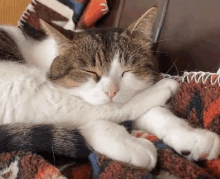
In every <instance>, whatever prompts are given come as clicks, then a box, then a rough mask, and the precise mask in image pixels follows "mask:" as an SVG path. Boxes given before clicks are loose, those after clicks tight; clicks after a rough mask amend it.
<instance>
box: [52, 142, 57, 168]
mask: <svg viewBox="0 0 220 179" xmlns="http://www.w3.org/2000/svg"><path fill="white" fill-rule="evenodd" d="M52 153H53V161H54V164H55V163H56V160H55V156H54V151H53V141H52Z"/></svg>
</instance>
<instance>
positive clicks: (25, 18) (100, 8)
mask: <svg viewBox="0 0 220 179" xmlns="http://www.w3.org/2000/svg"><path fill="white" fill-rule="evenodd" d="M108 10H109V9H108V3H107V1H106V0H32V1H31V3H30V4H29V5H28V7H27V9H26V10H25V12H24V13H23V14H22V16H21V19H20V20H19V21H18V27H19V28H21V29H23V30H24V31H25V32H26V34H28V35H29V36H31V37H32V38H34V39H36V40H37V39H40V38H42V37H43V36H44V33H43V32H42V30H41V28H40V24H39V18H41V19H43V20H44V21H46V22H48V23H49V24H51V25H53V26H54V27H55V28H57V29H58V30H59V31H60V32H61V33H63V34H64V35H65V36H68V37H69V38H71V35H70V33H68V30H75V29H80V28H92V27H94V26H95V23H96V22H97V20H98V19H100V18H101V17H103V15H105V14H106V13H107V12H108ZM163 77H167V78H175V80H177V81H178V82H179V85H180V88H179V90H178V92H177V94H176V95H175V96H174V98H173V99H172V101H171V104H172V108H173V110H174V112H175V113H176V115H178V116H180V117H182V118H184V119H187V120H188V122H189V123H190V124H191V125H192V126H193V127H200V128H206V129H208V130H211V131H213V132H216V133H217V134H218V135H220V107H219V105H220V98H219V96H220V87H219V85H220V75H218V74H214V73H205V72H190V73H185V74H184V75H183V76H181V77H171V76H169V75H163ZM177 104H178V105H177ZM133 135H135V136H136V137H142V138H146V139H149V140H151V141H152V142H153V143H154V144H155V146H156V147H157V149H158V153H159V156H158V163H157V167H156V169H155V170H154V171H152V172H151V173H148V171H147V170H146V169H143V168H137V167H134V166H131V165H129V164H126V163H122V162H118V161H113V160H111V159H109V158H106V157H105V156H103V155H100V154H98V153H96V152H91V154H90V155H89V157H88V160H87V161H84V162H80V161H77V162H76V161H74V162H72V163H62V164H61V165H59V166H58V165H55V164H54V163H49V162H48V161H47V160H45V159H44V158H43V157H42V156H40V155H36V154H32V153H28V152H23V151H17V152H15V151H14V152H8V153H1V154H0V178H4V179H15V178H18V179H20V178H25V179H33V178H35V179H49V178H53V179H66V178H68V179H73V178H77V179H80V178H84V179H87V178H88V179H89V178H99V179H104V178H106V179H107V178H108V179H110V178H114V179H117V178H121V179H123V178H126V179H153V178H156V176H157V174H158V171H160V170H161V169H163V170H165V171H168V172H169V173H171V174H172V175H174V176H177V177H180V178H187V179H204V178H206V179H214V178H216V179H217V178H220V158H219V159H217V160H213V161H201V162H197V163H195V162H191V161H188V160H186V159H185V158H184V157H182V156H180V155H179V154H177V153H176V152H175V151H174V150H173V149H172V148H170V147H169V146H167V145H166V144H164V143H163V141H161V140H159V139H158V138H157V137H156V136H153V135H151V134H148V133H147V132H144V131H142V132H140V131H133Z"/></svg>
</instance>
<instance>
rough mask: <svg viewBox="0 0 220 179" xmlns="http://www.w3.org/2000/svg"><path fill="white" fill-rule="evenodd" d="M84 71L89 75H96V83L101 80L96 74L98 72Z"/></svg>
mask: <svg viewBox="0 0 220 179" xmlns="http://www.w3.org/2000/svg"><path fill="white" fill-rule="evenodd" d="M83 71H85V72H87V73H92V74H94V75H95V77H96V79H95V80H96V81H97V82H98V81H99V80H100V78H101V77H100V76H99V75H98V74H97V73H96V72H94V71H89V70H83Z"/></svg>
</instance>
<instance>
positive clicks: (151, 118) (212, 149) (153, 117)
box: [134, 107, 220, 160]
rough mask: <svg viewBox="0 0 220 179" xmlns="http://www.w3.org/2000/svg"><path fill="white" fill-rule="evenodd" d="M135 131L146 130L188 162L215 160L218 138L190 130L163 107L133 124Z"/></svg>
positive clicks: (150, 112) (208, 132) (189, 127)
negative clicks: (188, 160)
mask: <svg viewBox="0 0 220 179" xmlns="http://www.w3.org/2000/svg"><path fill="white" fill-rule="evenodd" d="M134 127H135V128H136V129H143V130H147V131H148V132H150V133H152V134H154V135H156V136H157V137H158V138H160V139H162V140H163V141H164V142H165V143H166V144H168V145H169V146H170V147H172V148H173V149H175V150H176V151H177V152H178V153H179V154H182V155H184V156H185V157H186V158H188V159H190V160H199V159H208V160H211V159H215V158H216V157H218V155H219V152H220V138H219V136H218V135H217V134H216V133H213V132H211V131H208V130H205V129H200V128H192V127H191V126H190V125H189V124H188V123H187V122H186V121H184V120H183V119H181V118H178V117H177V116H175V115H174V114H173V113H172V112H171V111H169V110H168V109H166V108H164V107H155V108H153V109H151V110H150V111H148V112H147V113H146V114H145V115H143V116H142V117H141V118H139V119H138V120H136V121H135V122H134Z"/></svg>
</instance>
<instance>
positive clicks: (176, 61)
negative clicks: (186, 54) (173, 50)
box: [165, 55, 180, 74]
mask: <svg viewBox="0 0 220 179" xmlns="http://www.w3.org/2000/svg"><path fill="white" fill-rule="evenodd" d="M179 57H180V55H179V56H178V57H177V58H176V60H175V62H174V63H173V64H172V65H171V67H170V68H169V70H168V71H167V72H166V73H165V74H167V73H168V72H169V71H170V70H171V69H172V67H173V66H174V65H176V62H177V60H178V59H179Z"/></svg>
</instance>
